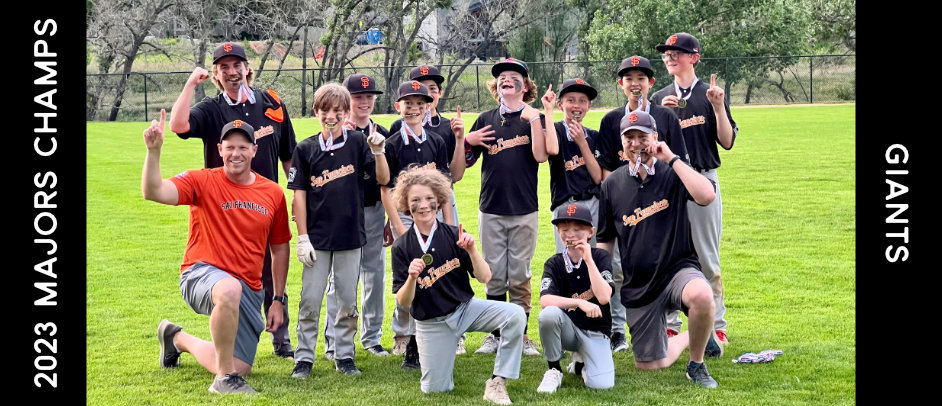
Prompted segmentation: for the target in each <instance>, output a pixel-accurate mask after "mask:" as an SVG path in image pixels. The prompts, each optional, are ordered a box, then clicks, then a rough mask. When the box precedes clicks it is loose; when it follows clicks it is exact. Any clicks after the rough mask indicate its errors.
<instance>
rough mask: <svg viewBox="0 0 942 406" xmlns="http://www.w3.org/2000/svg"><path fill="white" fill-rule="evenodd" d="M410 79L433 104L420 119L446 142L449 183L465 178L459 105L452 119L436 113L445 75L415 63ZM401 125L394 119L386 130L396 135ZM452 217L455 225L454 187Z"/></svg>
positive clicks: (462, 121) (427, 129)
mask: <svg viewBox="0 0 942 406" xmlns="http://www.w3.org/2000/svg"><path fill="white" fill-rule="evenodd" d="M409 80H415V81H417V82H419V83H421V84H423V85H425V87H427V88H428V94H429V96H431V97H432V103H431V104H430V106H429V110H428V112H427V113H426V114H425V118H424V119H423V120H422V126H423V127H424V128H425V130H426V131H428V133H429V134H436V135H438V136H439V137H441V139H442V141H444V142H445V147H446V149H447V151H448V162H450V164H449V165H448V168H449V170H450V171H451V178H452V182H458V181H459V180H461V178H462V177H464V170H465V148H464V147H465V145H464V120H462V119H461V106H458V116H457V117H455V118H454V119H448V118H445V117H443V116H441V115H440V114H438V102H439V100H441V97H442V92H443V90H442V85H443V84H444V83H445V77H444V76H442V74H441V71H440V70H439V69H438V67H437V66H434V65H420V66H416V67H415V68H413V69H412V70H411V71H410V72H409ZM401 127H402V119H396V121H394V122H393V123H392V125H391V126H390V127H389V131H390V133H392V134H395V133H396V131H399V129H400V128H401ZM451 216H452V218H451V219H450V221H451V223H450V224H458V208H457V206H456V205H455V193H454V190H452V193H451ZM446 220H449V219H446Z"/></svg>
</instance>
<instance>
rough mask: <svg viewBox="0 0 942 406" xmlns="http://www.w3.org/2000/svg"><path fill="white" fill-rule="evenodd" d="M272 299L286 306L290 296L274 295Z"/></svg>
mask: <svg viewBox="0 0 942 406" xmlns="http://www.w3.org/2000/svg"><path fill="white" fill-rule="evenodd" d="M271 300H273V301H278V302H281V304H282V305H284V306H287V305H288V297H287V296H272V298H271Z"/></svg>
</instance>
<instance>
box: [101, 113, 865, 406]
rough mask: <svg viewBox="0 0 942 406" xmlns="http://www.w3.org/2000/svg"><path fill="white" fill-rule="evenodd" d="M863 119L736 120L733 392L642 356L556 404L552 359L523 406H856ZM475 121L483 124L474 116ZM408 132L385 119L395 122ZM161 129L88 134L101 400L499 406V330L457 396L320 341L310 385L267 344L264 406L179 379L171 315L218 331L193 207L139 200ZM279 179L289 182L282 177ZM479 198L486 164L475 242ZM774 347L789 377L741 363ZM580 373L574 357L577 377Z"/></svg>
mask: <svg viewBox="0 0 942 406" xmlns="http://www.w3.org/2000/svg"><path fill="white" fill-rule="evenodd" d="M855 111H856V107H855V106H854V105H839V106H813V107H779V108H733V116H734V118H735V120H736V122H737V123H738V125H739V128H740V132H739V136H738V138H737V140H736V145H735V147H734V148H733V149H732V150H730V151H723V152H721V157H722V159H723V166H722V168H720V170H719V172H720V183H721V188H722V195H723V203H724V210H725V212H724V218H725V224H724V232H723V240H722V249H721V252H722V265H723V274H724V275H725V278H724V279H725V280H724V283H725V289H726V305H727V308H728V311H727V319H728V320H729V333H730V339H731V343H730V345H729V346H728V347H727V349H726V351H727V353H726V355H724V356H723V357H721V358H718V359H708V361H707V363H708V365H709V367H710V372H711V373H712V375H713V376H714V377H715V378H716V379H717V381H718V382H719V383H720V387H719V388H718V389H715V390H706V389H702V388H700V387H698V386H696V385H693V384H691V383H689V382H688V381H687V379H686V378H685V377H684V365H685V362H683V361H684V360H685V359H686V354H684V355H682V356H681V360H680V361H679V362H678V363H677V364H675V365H674V366H672V367H670V368H668V369H666V370H661V371H653V372H652V371H640V370H637V369H635V367H634V360H633V356H632V355H631V354H630V352H629V353H619V354H616V355H615V357H614V358H615V364H616V378H615V388H613V389H612V390H608V391H593V390H589V389H586V388H584V387H583V385H582V383H581V381H579V380H578V379H576V378H575V377H573V376H570V375H568V374H567V375H566V376H565V378H564V380H563V387H562V388H561V389H560V390H559V392H557V394H556V395H554V396H541V395H539V394H537V393H536V387H537V386H538V385H539V382H540V380H541V378H542V375H543V372H544V371H545V368H546V362H545V360H544V359H543V358H542V357H525V358H524V360H523V363H522V365H521V371H520V379H518V380H511V381H509V383H508V390H509V392H510V397H511V399H512V400H513V401H514V402H515V404H530V403H534V402H551V403H557V404H694V403H697V404H728V405H739V404H751V405H753V404H754V405H758V404H809V403H810V404H854V403H856V399H855V392H856V377H855V371H856V361H855V359H856V340H855V335H856V326H855V315H856V310H855V307H856V302H855V291H856V280H855V262H854V251H855V245H854V241H855V232H856V230H855V224H854V222H855V214H854V200H855V192H854V191H855V187H856V181H855V178H854V170H855V162H854V149H855V139H854V134H855V127H854V126H855V124H854V123H855ZM603 114H604V112H602V111H599V112H593V113H592V114H590V115H589V116H588V117H587V122H586V125H587V126H589V127H593V128H597V127H598V122H599V121H600V120H601V117H602V115H603ZM446 115H447V116H449V117H451V116H452V115H448V114H446ZM463 116H464V118H465V120H466V122H467V126H468V127H470V125H471V123H472V122H473V121H474V116H475V115H474V114H463ZM557 118H559V116H557ZM394 119H395V117H394V116H378V117H376V121H377V122H379V123H381V124H389V123H391V122H392V120H394ZM145 127H146V125H145V124H144V123H139V122H138V123H97V122H95V123H88V124H87V127H86V128H87V134H88V135H87V137H88V138H87V143H88V144H87V146H88V156H87V165H88V167H87V172H88V181H87V182H88V183H87V190H88V201H87V204H88V206H87V207H88V208H87V210H88V213H87V214H88V224H87V231H88V235H87V244H88V246H87V256H88V257H87V259H88V261H87V262H88V265H87V266H88V268H87V292H88V293H87V309H86V310H87V320H88V326H87V368H88V376H87V392H88V393H87V396H88V398H87V400H88V403H91V404H135V405H139V404H174V405H177V404H205V403H212V404H246V403H252V404H274V405H299V404H344V405H346V404H369V405H380V404H442V403H446V404H454V405H456V404H478V405H479V404H483V401H482V400H481V396H482V394H483V390H484V381H485V380H486V379H488V378H489V377H490V374H491V370H492V367H493V361H494V356H493V355H475V354H472V353H473V351H474V350H475V349H477V348H478V346H480V343H481V340H483V338H484V334H483V333H474V334H470V335H469V337H468V341H467V345H468V350H469V351H468V354H466V355H461V356H459V357H458V359H457V361H456V373H455V375H456V379H455V390H454V391H453V392H451V393H447V394H436V395H424V394H422V393H421V392H420V390H419V376H420V373H419V372H417V371H411V372H405V371H402V370H400V369H399V364H400V362H401V361H402V358H401V357H387V358H377V357H372V356H369V355H367V353H366V352H365V351H363V350H362V349H360V348H358V349H357V365H358V366H359V367H360V369H361V370H362V371H363V374H362V375H360V376H359V377H352V378H351V377H346V376H342V375H340V374H338V373H337V372H335V371H334V370H333V363H330V362H327V361H325V360H324V359H323V358H320V357H321V354H323V344H322V340H319V342H318V349H317V354H318V359H317V360H316V361H315V364H314V371H313V374H312V376H311V378H309V379H307V380H305V381H298V380H293V379H291V378H290V377H289V375H290V372H291V369H292V367H293V363H292V362H290V361H287V360H284V359H281V358H278V357H275V356H274V355H272V347H271V341H270V336H269V334H268V333H263V335H262V337H261V341H260V344H259V349H258V356H257V358H256V363H255V369H254V372H253V374H252V376H250V377H249V378H248V382H249V383H250V384H251V385H252V386H253V387H255V388H256V389H257V390H259V392H260V395H258V396H254V397H249V398H245V397H221V396H218V395H213V394H210V393H209V392H208V391H207V387H208V386H209V384H210V382H211V380H212V376H211V375H210V374H209V373H208V372H205V370H203V369H202V368H201V367H200V366H199V365H198V364H197V363H196V361H195V359H194V358H193V357H192V356H190V355H188V354H185V355H183V356H182V357H181V363H182V365H181V367H180V368H177V369H162V368H160V367H158V362H157V354H158V344H157V338H156V329H157V323H158V322H159V321H160V320H161V319H163V318H168V319H170V320H172V321H174V322H176V323H178V324H181V325H182V326H184V328H185V329H186V331H188V332H189V333H191V334H194V335H196V336H198V337H202V338H206V339H208V338H209V328H208V325H209V319H208V317H206V316H201V315H197V314H195V313H193V311H192V310H190V309H189V307H187V305H186V304H185V303H184V302H183V300H182V299H181V297H180V293H179V288H178V277H179V266H180V261H181V259H182V256H183V250H184V246H185V244H186V238H187V209H186V208H183V207H171V206H162V205H159V204H156V203H153V202H147V201H144V199H143V198H142V197H141V192H140V182H141V180H140V174H141V167H142V164H143V158H144V154H145V148H144V145H143V141H142V136H141V133H142V131H143V130H144V128H145ZM294 127H295V130H296V132H297V134H298V138H299V140H300V139H303V138H307V137H308V136H310V135H312V134H314V133H315V132H316V131H318V130H319V129H318V124H317V121H316V120H315V119H300V120H294ZM168 133H169V131H168ZM201 150H202V145H201V143H200V142H199V141H197V140H188V141H184V140H180V139H179V138H177V137H176V136H174V135H173V134H172V133H169V136H168V137H167V139H166V142H165V146H164V148H163V159H162V162H161V164H162V171H163V176H164V177H165V178H167V177H171V176H173V175H176V174H177V173H180V172H182V171H183V170H186V169H193V168H198V167H200V166H201V163H202V154H201ZM548 172H549V171H548V167H547V165H541V168H540V178H539V181H540V185H539V188H540V189H539V190H540V209H541V211H540V222H541V225H540V234H539V241H538V244H537V252H536V255H535V256H534V259H533V262H532V264H531V268H532V272H533V282H532V285H533V287H534V296H533V305H534V313H533V314H532V315H531V316H532V317H530V332H531V337H533V338H534V340H536V341H537V343H539V337H538V334H537V321H536V320H537V318H536V315H537V314H538V309H539V297H538V295H539V294H538V292H537V290H538V287H539V280H540V275H541V274H542V268H543V262H544V261H545V260H546V258H548V257H549V256H550V255H552V254H553V249H554V247H553V234H552V230H551V225H550V223H549V219H550V212H549V173H548ZM281 183H282V185H284V184H285V179H284V177H283V176H282V179H281ZM479 187H480V170H479V167H478V166H475V167H472V168H470V169H469V170H468V171H467V172H466V173H465V177H464V179H463V180H462V181H461V182H459V183H458V184H456V187H455V189H456V192H457V194H458V201H459V203H458V210H459V215H460V217H461V220H462V223H464V226H465V229H466V230H467V231H468V232H470V233H472V234H474V235H475V236H477V232H478V227H477V205H478V202H477V194H478V190H479ZM288 196H290V194H289V195H288ZM291 228H292V231H294V226H293V225H292V227H291ZM293 250H294V243H292V252H293ZM387 264H389V261H388V260H387ZM388 272H389V270H388V269H387V291H388V290H389V288H388V284H389V283H390V282H391V277H390V276H389V275H388ZM300 278H301V266H300V263H299V262H298V261H297V259H296V257H294V255H293V254H292V260H291V267H290V272H289V276H288V290H289V295H290V297H291V302H290V304H289V312H290V313H291V319H292V325H291V331H292V332H293V331H294V327H295V324H294V321H295V319H296V317H297V300H298V297H299V290H300V287H301V281H300ZM472 285H473V286H474V288H475V292H477V297H479V298H483V297H484V292H483V286H482V285H480V284H478V283H477V282H472ZM393 303H394V302H393V296H392V294H391V293H387V299H386V304H387V313H386V320H385V323H384V324H385V325H384V330H383V345H384V346H386V347H387V348H390V347H391V346H392V331H391V330H390V320H391V312H390V310H391V309H392V306H393ZM322 320H323V317H322ZM295 341H296V338H295V337H292V342H295ZM773 348H774V349H781V350H782V351H784V355H782V356H780V357H778V359H777V360H776V361H775V362H774V363H771V364H757V365H749V364H744V365H741V364H734V363H732V362H731V360H732V359H733V358H735V357H736V356H737V355H739V354H742V353H744V352H758V351H761V350H765V349H773ZM568 362H569V360H568V356H567V358H566V359H564V361H563V365H566V364H568Z"/></svg>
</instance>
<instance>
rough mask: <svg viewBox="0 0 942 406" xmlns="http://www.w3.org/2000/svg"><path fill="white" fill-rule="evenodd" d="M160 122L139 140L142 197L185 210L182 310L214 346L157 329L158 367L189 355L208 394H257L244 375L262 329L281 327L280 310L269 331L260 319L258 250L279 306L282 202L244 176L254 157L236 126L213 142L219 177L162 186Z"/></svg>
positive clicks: (191, 177) (190, 175) (287, 234)
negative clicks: (269, 265) (205, 323)
mask: <svg viewBox="0 0 942 406" xmlns="http://www.w3.org/2000/svg"><path fill="white" fill-rule="evenodd" d="M165 117H166V112H165V111H164V110H161V111H160V123H158V122H157V120H154V121H153V122H152V123H151V126H150V127H149V128H148V129H146V130H144V143H145V145H146V146H147V156H146V157H145V159H144V172H143V175H142V181H141V189H142V191H143V194H144V198H145V199H147V200H151V201H155V202H158V203H162V204H168V205H189V206H190V225H189V240H188V241H187V244H186V252H185V253H184V255H183V264H182V265H181V266H180V271H181V273H180V293H181V294H182V295H183V299H184V301H186V303H187V305H189V306H190V308H192V309H193V310H194V311H196V312H197V313H199V314H205V315H208V316H210V323H209V329H210V332H211V335H212V341H205V340H202V339H200V338H197V337H194V336H192V335H190V334H187V333H184V332H183V331H182V330H183V328H182V327H181V326H179V325H176V324H174V323H171V322H170V321H168V320H163V321H161V322H160V324H159V326H158V327H157V339H158V341H159V342H160V366H161V367H164V368H172V367H176V366H178V365H179V364H180V354H181V353H184V352H188V353H190V354H192V355H193V357H195V358H196V360H197V361H198V362H199V363H200V364H201V365H202V366H203V367H204V368H206V369H207V370H208V371H210V372H212V373H213V374H215V375H216V378H215V380H213V383H212V385H210V387H209V391H210V392H214V393H222V394H230V393H239V394H251V393H256V392H255V390H254V389H252V387H251V386H249V385H248V384H247V383H246V382H245V379H243V377H244V376H246V375H248V374H249V373H251V371H252V363H253V362H254V360H255V353H256V351H257V349H258V339H259V335H260V334H261V333H262V329H265V330H267V331H269V332H272V331H275V329H277V328H278V326H280V325H281V323H282V320H281V315H282V309H281V307H282V305H283V303H284V302H282V301H280V300H276V301H275V303H274V304H272V311H271V312H269V313H268V319H267V322H266V320H265V319H264V318H263V317H262V314H261V311H260V309H261V305H262V300H263V293H264V292H263V291H262V281H261V277H262V275H261V273H262V261H264V260H265V251H266V250H270V251H271V252H270V254H271V256H272V259H273V262H274V286H275V293H276V294H277V295H278V296H281V297H283V296H284V292H285V280H286V279H287V276H288V255H289V253H290V249H289V248H288V242H289V241H290V240H291V231H290V230H289V229H288V208H287V205H286V204H285V195H284V192H282V190H281V187H280V186H278V184H277V183H274V182H272V181H270V180H268V179H265V178H264V177H262V176H258V175H257V174H256V173H255V172H254V171H252V170H251V169H250V168H251V163H252V158H254V156H255V154H256V152H257V150H258V148H257V146H256V144H255V137H254V135H253V134H254V133H255V129H253V128H252V126H251V125H249V124H248V123H244V122H242V121H239V120H236V121H233V122H231V123H228V124H227V125H225V126H223V128H222V134H221V135H220V136H219V138H217V139H218V140H219V144H217V150H218V151H219V153H220V155H221V156H222V158H223V167H222V168H214V169H201V170H191V171H186V172H183V173H181V174H179V175H177V176H175V177H173V178H170V179H163V180H162V179H161V177H160V150H161V147H162V145H163V141H164V119H165ZM232 236H239V238H236V239H233V238H231V237H232ZM269 247H270V248H269Z"/></svg>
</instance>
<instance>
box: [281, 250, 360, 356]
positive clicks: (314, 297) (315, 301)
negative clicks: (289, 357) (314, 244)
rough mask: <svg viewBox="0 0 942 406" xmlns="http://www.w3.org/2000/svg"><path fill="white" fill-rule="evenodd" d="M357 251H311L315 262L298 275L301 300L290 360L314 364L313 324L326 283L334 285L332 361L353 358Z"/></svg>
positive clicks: (314, 332) (316, 318)
mask: <svg viewBox="0 0 942 406" xmlns="http://www.w3.org/2000/svg"><path fill="white" fill-rule="evenodd" d="M360 251H361V249H360V248H357V249H352V250H344V251H321V250H315V254H316V255H317V261H315V262H314V266H313V267H310V268H309V267H306V266H305V267H304V271H303V273H302V274H301V299H300V301H299V303H298V328H297V332H298V345H297V348H296V349H295V351H294V360H295V362H298V361H308V362H314V348H315V347H316V346H317V332H318V329H317V325H318V321H319V319H320V315H321V302H323V300H324V294H325V293H326V291H327V285H328V283H329V284H331V285H334V286H335V289H336V292H335V294H334V296H335V298H336V300H337V318H336V319H335V320H334V323H333V324H334V333H335V334H337V337H336V343H335V344H334V347H335V348H334V352H335V354H336V355H335V357H336V359H344V358H353V354H354V344H353V336H354V335H356V332H357V318H359V314H358V312H357V279H358V278H357V276H358V274H359V271H360Z"/></svg>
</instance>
